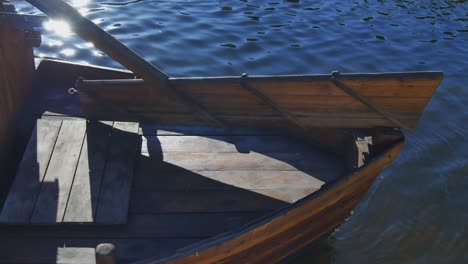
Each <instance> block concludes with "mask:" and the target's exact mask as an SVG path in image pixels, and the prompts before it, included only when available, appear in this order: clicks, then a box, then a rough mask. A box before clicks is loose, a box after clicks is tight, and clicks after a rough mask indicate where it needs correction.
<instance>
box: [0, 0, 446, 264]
mask: <svg viewBox="0 0 468 264" xmlns="http://www.w3.org/2000/svg"><path fill="white" fill-rule="evenodd" d="M29 2H33V3H35V4H38V7H39V8H40V9H41V10H43V11H44V12H45V13H47V14H51V15H56V16H57V15H60V13H61V12H65V13H67V14H68V16H69V17H70V19H71V20H72V21H73V24H74V25H75V30H76V31H77V32H78V33H79V34H80V35H82V36H83V37H84V38H85V39H87V40H89V41H92V42H93V43H94V44H95V45H96V47H98V48H101V49H103V50H104V51H105V52H107V53H108V54H109V55H111V56H112V57H114V58H115V59H116V60H117V61H119V62H121V63H122V64H123V65H125V66H127V67H128V68H129V69H130V70H132V71H133V73H132V72H129V71H122V70H116V69H110V68H102V67H97V66H90V65H80V64H76V63H71V62H63V61H59V60H43V61H41V62H40V63H39V64H38V67H37V69H35V70H34V66H33V65H34V61H33V54H32V48H31V42H30V40H29V39H28V38H25V37H24V36H25V35H24V30H23V29H18V28H17V26H18V24H21V23H16V25H15V28H13V27H10V26H8V23H7V22H4V23H3V25H1V28H0V30H1V34H2V36H9V37H7V38H2V40H1V45H2V46H1V47H2V52H3V53H2V54H1V55H2V57H0V64H1V65H3V66H4V67H5V68H3V67H2V75H1V79H0V81H1V83H2V86H1V89H2V90H1V91H0V92H1V93H2V97H1V98H2V105H0V107H4V109H2V110H1V113H2V115H3V116H2V119H1V122H2V123H1V125H0V128H1V129H2V131H1V134H0V135H1V138H0V140H2V141H1V144H2V145H1V147H2V149H1V151H2V153H0V155H2V156H1V158H2V166H5V165H4V164H6V161H7V160H11V161H14V159H13V158H11V157H9V155H6V154H5V153H7V151H11V150H12V149H14V148H17V149H19V148H20V147H21V146H25V145H26V144H27V145H28V146H27V147H26V150H25V152H24V155H23V158H22V160H21V161H18V162H17V163H16V164H15V165H14V166H13V165H12V164H13V162H12V163H11V164H10V166H9V167H10V171H9V172H8V170H7V168H6V167H7V166H5V168H4V169H3V168H2V174H3V172H5V173H4V174H5V176H4V177H5V178H6V177H8V175H10V174H12V175H13V174H16V177H15V178H14V180H13V184H12V186H11V188H10V190H9V194H8V197H7V198H6V200H5V203H4V205H3V209H2V212H1V215H0V220H1V221H2V226H1V227H0V234H2V235H1V238H0V240H1V241H2V245H4V246H3V249H2V250H1V252H0V260H1V261H4V262H11V263H15V262H17V263H28V262H31V263H38V262H50V261H59V260H62V259H64V258H67V257H68V258H73V257H76V256H77V255H79V254H82V255H79V256H81V258H82V259H84V258H85V257H83V256H85V255H86V254H88V253H89V252H91V253H89V254H90V255H91V257H92V258H94V247H95V246H96V245H98V244H101V243H112V244H114V245H115V246H116V254H117V260H118V261H120V262H123V263H127V262H133V261H141V262H142V263H165V262H169V263H214V262H220V263H243V262H251V263H264V262H277V261H280V260H282V259H283V258H285V257H287V256H289V255H291V254H293V253H294V252H296V251H297V250H299V249H301V248H302V247H304V246H305V245H307V244H309V243H310V242H312V241H315V240H317V239H318V238H320V237H323V236H325V235H327V234H329V233H330V232H332V231H333V230H334V229H335V228H336V227H338V226H339V225H340V224H341V223H342V222H343V221H344V220H345V218H346V217H347V216H348V215H349V214H350V212H351V210H352V208H353V207H354V206H355V205H356V203H357V202H358V201H359V200H360V199H361V197H362V196H363V195H364V194H365V193H366V191H367V190H368V188H369V186H370V185H371V184H372V182H373V180H374V179H375V177H376V176H377V175H378V174H379V173H380V172H381V171H382V170H383V169H384V168H385V167H386V166H387V165H388V164H390V163H391V162H392V161H393V160H394V159H395V158H396V156H397V155H398V153H399V152H400V150H401V148H402V147H403V144H404V136H403V134H402V133H401V132H400V131H399V130H398V129H395V128H399V127H405V128H413V127H414V126H415V125H416V122H417V121H418V119H419V117H420V115H421V114H422V112H423V111H424V107H425V105H426V104H427V102H428V101H429V100H430V98H431V96H432V94H433V92H434V91H435V89H436V88H437V86H438V84H439V83H440V80H441V78H442V75H441V73H438V72H419V73H383V74H337V73H334V74H332V75H301V76H247V75H244V76H239V77H213V78H169V77H167V76H166V75H165V74H164V73H162V72H161V71H159V70H158V69H156V68H154V66H152V65H151V64H149V63H147V62H146V61H144V60H143V59H141V58H140V57H138V56H136V55H135V54H134V53H133V52H132V51H130V50H128V49H126V48H125V47H124V46H122V45H121V44H120V43H118V42H117V41H115V40H114V39H113V38H111V37H110V36H108V35H105V33H103V32H102V31H99V29H97V28H96V27H95V26H94V25H92V24H91V23H90V22H89V21H87V20H86V19H83V18H80V17H79V16H76V17H75V15H77V13H76V12H75V13H74V12H73V11H72V10H69V8H68V6H67V5H64V4H62V3H61V2H58V1H56V0H54V1H40V2H41V3H40V4H39V3H36V2H38V1H32V0H31V1H29ZM4 3H5V4H3V8H4V11H8V12H11V9H7V8H5V7H6V6H7V5H6V2H4ZM12 16H14V17H15V19H17V21H18V19H19V20H21V19H22V18H21V16H19V15H11V13H10V14H3V17H4V18H8V17H10V18H11V17H12ZM30 19H32V18H31V17H30ZM2 21H7V19H4V20H2ZM8 21H11V20H8ZM103 34H104V35H103ZM27 36H30V35H27ZM13 42H14V43H15V45H11V43H13ZM3 69H5V70H3ZM33 76H34V81H32V80H33ZM136 76H138V77H137V78H136ZM79 77H82V78H81V79H78V78H79ZM139 78H142V79H139ZM77 79H78V82H76V80H77ZM75 83H76V85H75V88H74V89H73V90H72V92H77V94H75V95H73V96H71V95H69V94H68V93H67V91H68V88H69V87H70V86H72V85H74V84H75ZM28 94H32V98H30V99H27V98H28ZM26 100H28V101H27V102H28V103H27V104H26V105H25V107H22V105H24V102H25V101H26ZM3 102H5V103H3ZM20 112H21V114H20ZM37 118H39V119H38V120H37V121H36V119H37ZM97 120H105V121H97ZM136 122H139V123H136ZM13 124H15V126H14V125H13ZM34 125H36V127H35V129H34V130H33V133H32V136H31V137H30V139H29V141H28V140H27V138H25V136H24V135H30V134H31V130H32V127H33V126H34ZM16 127H18V128H17V129H16ZM13 144H14V145H13ZM137 150H138V151H137ZM21 152H22V151H21ZM13 167H18V170H16V173H14V172H13V173H12V171H13ZM18 248H21V250H20V251H19V250H18ZM88 249H91V251H89V250H88ZM87 250H88V251H87ZM64 252H65V253H64ZM83 252H85V253H83Z"/></svg>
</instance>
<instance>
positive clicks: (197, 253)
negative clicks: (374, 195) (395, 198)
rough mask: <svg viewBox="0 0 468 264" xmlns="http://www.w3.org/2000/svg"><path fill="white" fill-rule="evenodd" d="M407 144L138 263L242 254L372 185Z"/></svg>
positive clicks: (208, 259) (219, 258)
mask: <svg viewBox="0 0 468 264" xmlns="http://www.w3.org/2000/svg"><path fill="white" fill-rule="evenodd" d="M404 143H405V141H404V139H401V140H399V141H398V142H396V143H395V144H394V145H393V146H392V147H391V148H389V149H388V150H387V151H385V152H383V153H381V154H380V155H378V156H376V157H375V159H373V160H372V161H370V162H369V163H368V164H366V165H364V166H363V167H361V168H359V169H357V170H356V171H354V172H352V173H350V174H348V175H347V176H344V177H341V178H339V179H338V180H336V181H334V182H330V183H328V184H326V185H324V186H323V187H322V188H321V189H320V190H319V191H317V192H315V193H313V194H311V195H309V196H306V197H304V198H303V199H301V200H299V201H297V202H296V203H294V204H293V205H291V206H290V207H288V208H285V209H283V210H280V211H277V212H274V213H272V214H271V215H268V216H265V217H264V218H263V219H260V220H258V221H255V222H253V223H251V224H250V225H247V226H243V227H241V228H239V229H238V230H236V231H232V232H230V233H227V234H222V235H220V236H218V237H214V238H212V239H209V240H206V241H204V243H203V244H200V245H199V246H197V247H195V248H190V249H189V250H187V251H185V252H181V253H179V254H176V255H174V256H171V257H169V258H166V259H163V260H161V259H152V260H151V259H149V260H143V261H141V262H137V263H192V262H196V263H212V262H216V261H222V260H223V259H225V258H228V257H230V256H234V255H236V254H239V253H240V252H242V251H243V250H247V249H248V248H250V247H253V246H255V245H259V244H261V243H262V242H264V241H266V240H268V239H270V238H272V237H274V236H275V235H277V234H280V233H281V232H282V231H287V230H288V229H289V228H292V227H294V226H295V225H298V224H300V223H302V222H304V221H307V220H308V219H310V218H311V217H313V215H315V214H317V213H319V212H320V211H322V210H325V209H326V208H328V207H330V205H331V204H335V203H337V202H338V201H340V200H343V199H347V198H346V196H345V197H343V195H344V194H345V193H346V186H347V185H351V184H357V183H359V182H361V181H364V182H365V181H367V182H368V183H369V184H371V183H372V181H373V179H374V178H375V177H376V176H377V175H378V174H379V173H380V172H381V171H382V170H383V168H384V167H386V166H387V165H388V164H390V163H391V162H392V161H393V160H394V159H395V158H396V156H397V155H398V154H399V152H400V151H401V149H402V148H403V146H404ZM364 192H365V190H364ZM330 193H333V195H334V196H333V197H327V194H330ZM358 198H360V197H358ZM304 212H305V213H304ZM348 213H349V212H348ZM343 220H344V219H343ZM331 231H332V230H329V231H328V232H331ZM328 232H327V233H328ZM253 237H255V239H253Z"/></svg>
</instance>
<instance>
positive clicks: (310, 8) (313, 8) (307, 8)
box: [303, 7, 320, 11]
mask: <svg viewBox="0 0 468 264" xmlns="http://www.w3.org/2000/svg"><path fill="white" fill-rule="evenodd" d="M303 10H312V11H314V10H320V7H306V8H304V9H303Z"/></svg>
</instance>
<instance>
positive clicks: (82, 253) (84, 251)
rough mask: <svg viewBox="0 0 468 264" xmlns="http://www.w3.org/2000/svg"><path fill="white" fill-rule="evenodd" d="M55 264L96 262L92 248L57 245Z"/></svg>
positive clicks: (87, 263)
mask: <svg viewBox="0 0 468 264" xmlns="http://www.w3.org/2000/svg"><path fill="white" fill-rule="evenodd" d="M56 263H57V264H96V253H95V249H94V248H79V247H59V248H57V261H56Z"/></svg>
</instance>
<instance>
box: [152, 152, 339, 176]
mask: <svg viewBox="0 0 468 264" xmlns="http://www.w3.org/2000/svg"><path fill="white" fill-rule="evenodd" d="M162 159H163V160H162V161H164V162H159V163H156V162H155V163H156V164H155V165H159V167H158V169H160V170H161V171H162V170H165V171H171V170H180V169H185V170H188V171H231V170H236V171H295V170H301V171H304V172H307V173H312V174H311V175H314V173H313V172H314V170H316V171H317V172H321V171H322V170H323V169H324V168H330V167H332V166H333V165H334V164H333V163H332V161H331V160H330V159H328V158H325V157H323V156H321V155H317V153H315V152H292V153H281V152H280V153H257V152H248V153H232V152H225V153H190V152H188V153H180V152H168V153H164V157H163V158H162Z"/></svg>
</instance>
